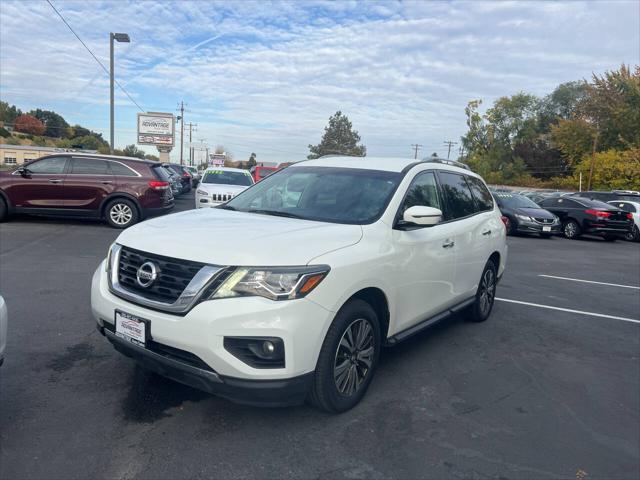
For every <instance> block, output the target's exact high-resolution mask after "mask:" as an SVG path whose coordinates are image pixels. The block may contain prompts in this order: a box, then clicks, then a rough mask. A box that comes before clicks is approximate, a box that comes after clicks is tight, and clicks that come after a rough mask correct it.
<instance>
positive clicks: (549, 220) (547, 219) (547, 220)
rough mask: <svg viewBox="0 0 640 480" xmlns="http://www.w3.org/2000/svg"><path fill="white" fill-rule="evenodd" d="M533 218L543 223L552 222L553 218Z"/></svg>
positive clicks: (548, 223)
mask: <svg viewBox="0 0 640 480" xmlns="http://www.w3.org/2000/svg"><path fill="white" fill-rule="evenodd" d="M534 220H535V221H536V222H538V223H544V224H545V225H550V224H552V223H553V218H534Z"/></svg>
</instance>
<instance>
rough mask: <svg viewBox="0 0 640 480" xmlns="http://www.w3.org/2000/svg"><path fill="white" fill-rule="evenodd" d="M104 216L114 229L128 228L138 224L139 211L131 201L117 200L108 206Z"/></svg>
mask: <svg viewBox="0 0 640 480" xmlns="http://www.w3.org/2000/svg"><path fill="white" fill-rule="evenodd" d="M104 212H105V213H104V216H105V218H106V220H107V223H108V224H109V225H111V226H112V227H113V228H127V227H130V226H131V225H133V224H135V223H138V220H139V215H138V209H137V208H136V206H135V205H134V203H133V202H132V201H131V200H127V199H125V198H117V199H115V200H112V201H111V202H109V203H108V204H107V208H105V211H104Z"/></svg>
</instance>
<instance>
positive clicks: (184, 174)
mask: <svg viewBox="0 0 640 480" xmlns="http://www.w3.org/2000/svg"><path fill="white" fill-rule="evenodd" d="M164 165H165V167H169V168H170V169H171V170H173V171H174V172H176V175H178V177H179V178H180V182H181V183H182V193H187V192H190V191H191V183H192V182H191V174H190V173H189V172H188V171H187V169H186V168H184V167H183V166H182V165H178V164H177V163H165V164H164Z"/></svg>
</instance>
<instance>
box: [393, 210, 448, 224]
mask: <svg viewBox="0 0 640 480" xmlns="http://www.w3.org/2000/svg"><path fill="white" fill-rule="evenodd" d="M402 219H403V220H404V221H405V222H406V223H413V224H415V225H422V226H425V227H430V226H433V225H437V224H438V223H440V222H441V221H442V210H440V209H438V208H433V207H423V206H420V205H416V206H414V207H410V208H407V209H406V210H405V212H404V215H403V216H402Z"/></svg>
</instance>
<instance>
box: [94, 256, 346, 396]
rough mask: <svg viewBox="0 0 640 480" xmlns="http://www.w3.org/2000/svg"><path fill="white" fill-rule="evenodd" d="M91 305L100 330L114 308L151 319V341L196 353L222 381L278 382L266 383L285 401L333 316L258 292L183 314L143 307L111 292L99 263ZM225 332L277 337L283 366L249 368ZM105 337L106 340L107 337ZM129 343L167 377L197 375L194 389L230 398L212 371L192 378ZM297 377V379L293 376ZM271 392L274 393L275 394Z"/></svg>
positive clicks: (311, 367)
mask: <svg viewBox="0 0 640 480" xmlns="http://www.w3.org/2000/svg"><path fill="white" fill-rule="evenodd" d="M91 309H92V313H93V316H94V317H95V319H96V321H97V323H98V328H99V329H102V330H101V331H104V330H105V327H106V330H111V331H113V324H114V321H115V311H116V310H121V311H123V312H126V313H129V314H131V315H135V316H137V317H140V318H143V319H145V320H148V321H149V322H150V325H151V326H150V338H151V339H152V340H153V342H155V343H157V344H159V345H161V346H167V347H170V348H173V349H179V350H182V351H183V352H187V353H188V354H191V355H193V356H195V357H197V358H198V359H199V360H201V361H202V362H203V363H204V367H205V370H207V371H211V372H214V373H215V375H216V376H218V377H219V378H220V379H221V380H222V383H223V384H225V385H238V384H242V382H243V381H249V382H252V381H273V382H276V381H277V382H276V383H273V384H271V387H273V388H275V390H278V389H281V390H282V391H281V393H283V395H284V397H286V398H285V400H286V401H289V400H290V398H289V397H295V396H296V395H294V394H292V393H291V392H289V388H293V389H294V390H295V392H294V393H296V392H297V393H299V392H298V391H297V390H296V389H297V388H298V387H300V385H299V383H300V382H303V381H302V380H300V379H299V378H298V377H302V376H304V375H306V374H313V372H314V371H315V368H316V362H317V358H318V355H319V352H320V348H321V346H322V342H323V340H324V337H325V335H326V331H327V330H328V328H329V325H330V324H331V322H332V321H333V317H334V315H335V313H334V312H330V311H329V310H327V309H325V308H323V307H321V306H320V305H318V304H316V303H315V302H312V301H310V300H308V299H305V298H303V299H298V300H288V301H271V300H268V299H266V298H262V297H242V298H228V299H220V300H210V301H204V302H202V303H199V304H197V305H196V306H195V307H194V308H192V309H191V310H190V311H189V312H188V313H187V314H186V315H184V316H178V315H171V314H168V313H165V312H160V311H155V310H152V309H149V308H146V307H142V306H140V305H137V304H134V303H131V302H128V301H127V300H124V299H122V298H120V297H117V296H115V295H113V294H112V293H111V292H110V291H109V288H108V281H107V274H106V272H105V267H104V262H103V263H102V264H101V265H100V266H99V267H98V269H97V270H96V272H95V274H94V276H93V281H92V288H91ZM107 335H108V334H107ZM225 337H277V338H280V339H282V342H283V344H284V367H282V368H254V367H252V366H250V365H249V364H248V363H245V362H244V361H243V360H241V359H240V358H238V357H236V356H234V355H233V354H232V353H231V352H230V351H228V350H227V349H225V347H224V338H225ZM109 339H110V340H111V338H109ZM112 343H113V342H112ZM114 346H115V345H114ZM120 347H121V348H118V346H116V348H117V349H118V350H120V351H122V349H123V347H122V346H120ZM131 348H132V347H130V348H129V350H128V352H129V353H130V355H129V356H134V358H136V359H138V360H139V361H141V360H140V359H141V358H142V356H144V357H145V360H144V362H146V364H149V363H150V362H155V363H154V365H155V367H156V368H157V369H158V368H160V367H159V366H158V365H160V366H161V367H162V368H163V369H164V370H163V371H162V372H160V373H163V374H166V375H167V376H169V377H171V378H175V379H176V380H178V381H182V382H184V383H189V384H190V385H193V384H194V383H196V385H194V386H198V385H199V384H201V383H202V378H204V381H205V383H207V384H208V385H209V386H208V387H205V388H203V387H202V386H200V387H199V388H203V389H204V390H206V391H213V390H212V388H213V387H211V385H213V386H214V387H215V390H216V391H215V392H213V393H220V394H221V395H223V396H229V397H230V396H231V393H233V392H231V393H229V392H230V390H228V389H229V388H230V387H222V386H220V385H217V382H215V381H213V377H211V375H208V374H207V375H204V377H203V376H202V375H195V376H196V377H198V380H193V373H194V372H192V371H190V373H189V375H187V374H186V373H184V371H182V370H180V371H179V372H178V373H176V371H175V369H173V367H175V365H174V364H170V365H168V366H167V365H166V363H161V362H159V361H158V359H157V358H155V357H153V356H150V355H144V352H140V350H144V351H147V350H146V349H144V348H140V347H133V348H134V350H133V351H131ZM136 348H137V350H136ZM123 353H124V352H123ZM150 358H151V359H150ZM153 358H155V360H153ZM182 363H185V362H182ZM187 363H188V362H187ZM195 373H201V372H195ZM296 378H298V379H297V380H295V379H296ZM187 380H188V381H187ZM192 380H193V381H192ZM283 381H286V382H285V384H286V385H284V384H282V382H283ZM289 381H291V382H293V383H294V384H295V385H296V386H295V388H294V387H291V385H289ZM212 382H213V383H212ZM278 382H280V383H278ZM251 385H253V386H251V387H247V388H252V389H253V390H256V389H257V388H262V387H256V386H255V385H254V384H251ZM264 385H268V384H264ZM264 385H263V386H264ZM305 385H306V384H305ZM271 387H270V388H271ZM264 388H267V387H264ZM253 390H252V391H253ZM269 395H271V394H269ZM273 395H276V396H277V393H274V394H273ZM287 399H288V400H287ZM240 401H242V395H240ZM260 403H264V402H260Z"/></svg>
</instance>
